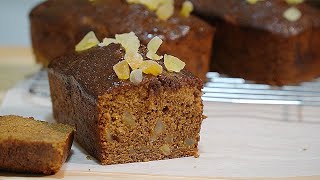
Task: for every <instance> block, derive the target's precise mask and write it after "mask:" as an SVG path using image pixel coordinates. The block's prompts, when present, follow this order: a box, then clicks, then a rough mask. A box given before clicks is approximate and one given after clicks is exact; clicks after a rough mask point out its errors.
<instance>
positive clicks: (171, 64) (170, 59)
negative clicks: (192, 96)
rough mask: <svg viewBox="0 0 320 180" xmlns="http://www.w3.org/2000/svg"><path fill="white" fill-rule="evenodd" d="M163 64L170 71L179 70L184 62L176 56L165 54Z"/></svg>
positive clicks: (183, 65)
mask: <svg viewBox="0 0 320 180" xmlns="http://www.w3.org/2000/svg"><path fill="white" fill-rule="evenodd" d="M164 65H165V67H166V68H167V70H168V71H170V72H172V71H173V72H180V71H181V70H182V69H183V68H184V67H185V65H186V63H184V62H183V61H181V60H180V59H179V58H177V57H174V56H171V55H167V54H165V55H164Z"/></svg>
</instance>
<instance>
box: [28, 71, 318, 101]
mask: <svg viewBox="0 0 320 180" xmlns="http://www.w3.org/2000/svg"><path fill="white" fill-rule="evenodd" d="M207 78H208V81H207V82H206V83H205V87H204V88H203V92H204V95H203V97H202V98H203V100H204V101H212V102H226V103H246V104H277V105H302V106H320V79H316V80H314V81H312V82H305V83H302V84H300V85H297V86H283V87H275V86H270V85H265V84H255V83H253V82H250V81H246V80H244V79H240V78H229V77H227V76H223V75H220V74H219V73H216V72H209V73H208V74H207ZM32 79H33V83H32V85H31V87H30V89H29V91H30V93H31V94H32V95H36V96H41V97H50V91H49V83H48V75H47V71H46V70H41V71H39V72H38V73H37V74H35V75H34V76H33V77H32Z"/></svg>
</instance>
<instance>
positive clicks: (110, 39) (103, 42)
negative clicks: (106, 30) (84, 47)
mask: <svg viewBox="0 0 320 180" xmlns="http://www.w3.org/2000/svg"><path fill="white" fill-rule="evenodd" d="M111 43H115V44H117V43H118V42H117V40H116V39H114V38H104V39H103V41H102V43H100V44H99V46H100V47H103V46H108V45H109V44H111Z"/></svg>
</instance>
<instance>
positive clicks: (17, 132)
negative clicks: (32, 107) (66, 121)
mask: <svg viewBox="0 0 320 180" xmlns="http://www.w3.org/2000/svg"><path fill="white" fill-rule="evenodd" d="M0 128H1V130H0V131H1V137H0V151H1V153H0V169H2V170H8V171H14V172H28V173H41V174H48V175H49V174H54V173H56V172H58V171H59V169H60V168H61V166H62V164H63V163H64V162H65V160H66V159H67V157H68V155H69V152H70V148H71V145H72V142H73V129H72V128H71V127H67V126H66V125H58V124H57V125H55V124H51V125H50V124H48V123H46V122H40V121H35V120H34V119H33V118H22V117H19V116H0ZM30 128H32V129H30ZM35 131H38V132H35Z"/></svg>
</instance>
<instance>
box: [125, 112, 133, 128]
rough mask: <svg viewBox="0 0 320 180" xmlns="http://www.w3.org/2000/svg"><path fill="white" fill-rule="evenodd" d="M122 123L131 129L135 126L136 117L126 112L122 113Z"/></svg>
mask: <svg viewBox="0 0 320 180" xmlns="http://www.w3.org/2000/svg"><path fill="white" fill-rule="evenodd" d="M122 121H123V123H124V124H125V125H126V126H127V127H128V128H133V127H134V126H135V125H136V117H134V116H133V115H132V114H131V113H130V112H129V111H127V110H125V111H124V112H123V115H122Z"/></svg>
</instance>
